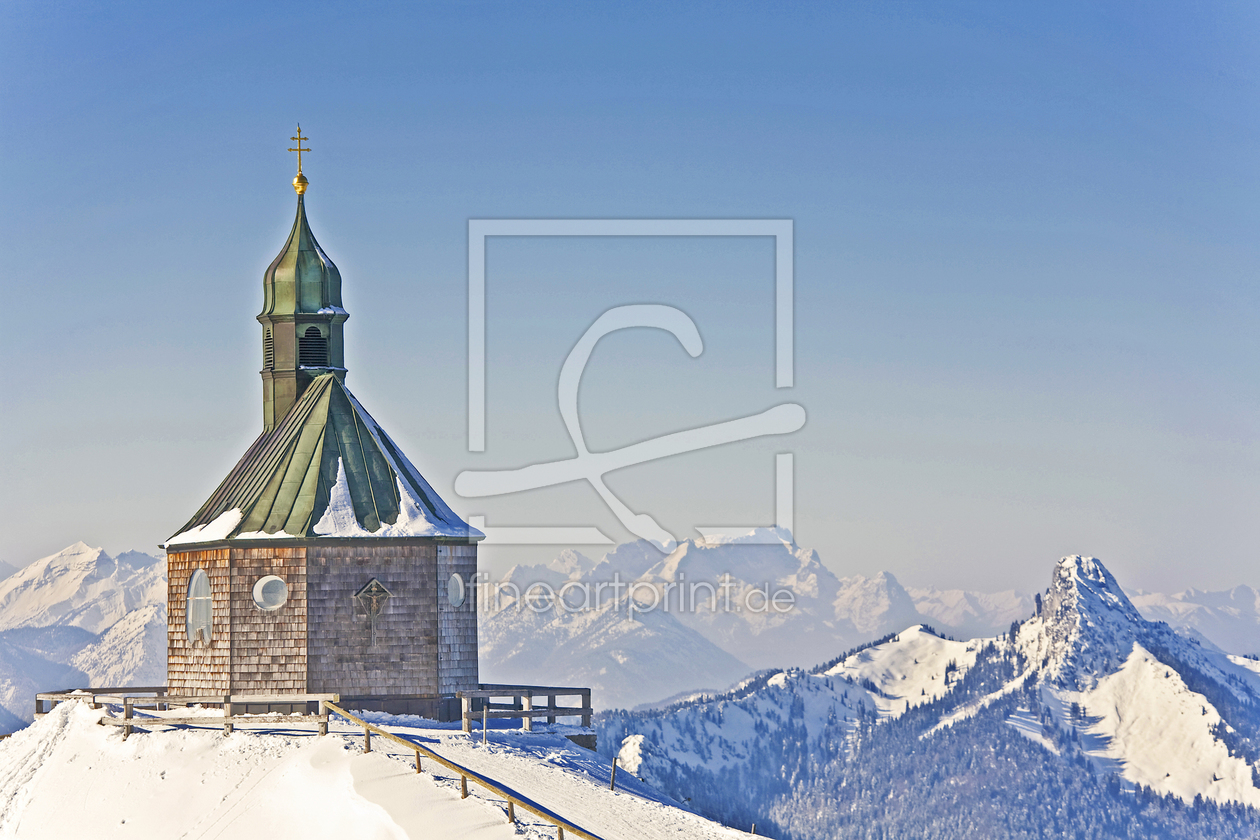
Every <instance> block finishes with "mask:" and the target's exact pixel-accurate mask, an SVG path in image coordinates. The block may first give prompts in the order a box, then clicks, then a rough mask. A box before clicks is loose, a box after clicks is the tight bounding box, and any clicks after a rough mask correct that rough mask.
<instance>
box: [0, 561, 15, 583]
mask: <svg viewBox="0 0 1260 840" xmlns="http://www.w3.org/2000/svg"><path fill="white" fill-rule="evenodd" d="M16 571H17V566H10V565H9V564H8V563H6V562H4V561H3V560H0V580H4V579H5V578H7V577H8V576H9V575H11V574H13V573H14V572H16Z"/></svg>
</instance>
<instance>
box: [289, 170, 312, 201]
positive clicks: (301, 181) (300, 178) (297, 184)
mask: <svg viewBox="0 0 1260 840" xmlns="http://www.w3.org/2000/svg"><path fill="white" fill-rule="evenodd" d="M309 183H310V181H307V180H306V176H305V175H303V174H302V173H301V172H299V173H298V174H297V177H296V178H294V179H293V191H294V192H295V193H297V194H298V195H301V194H302V193H304V192H306V185H307V184H309Z"/></svg>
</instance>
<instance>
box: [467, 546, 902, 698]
mask: <svg viewBox="0 0 1260 840" xmlns="http://www.w3.org/2000/svg"><path fill="white" fill-rule="evenodd" d="M631 583H633V584H634V587H633V589H632V590H631V593H632V594H633V597H634V599H635V600H636V603H637V604H638V605H639V606H640V607H641V609H640V610H638V611H637V614H639V615H640V616H641V618H642V621H643V622H645V627H644V629H646V627H647V626H651V627H652V628H653V632H650V633H649V632H639V633H622V634H619V635H618V636H617V642H616V645H617V650H618V654H617V657H620V658H617V657H614V658H611V659H609V658H608V657H605V656H604V655H603V651H604V647H603V646H605V645H607V644H609V641H608V640H609V638H610V637H608V636H606V635H603V634H592V633H587V632H582V631H581V628H583V627H584V626H585V625H584V624H583V623H582V622H583V621H585V620H593V619H581V618H576V617H574V616H573V615H572V614H571V613H566V612H565V611H563V610H558V609H557V610H552V611H547V612H538V611H533V610H528V609H521V608H519V603H518V599H522V601H523V600H524V599H526V598H527V596H528V594H529V593H530V591H531V587H536V588H535V590H534V592H535V594H540V593H542V592H545V591H546V589H544V587H545V588H549V589H550V590H551V591H554V592H561V590H562V589H563V590H565V591H568V592H569V593H570V595H569V596H568V597H569V600H570V601H573V602H574V604H577V603H578V600H580V599H581V598H583V597H588V598H589V597H594V598H597V599H598V605H599V606H600V607H604V606H606V605H607V604H608V603H610V602H611V601H612V600H613V599H620V598H621V597H622V596H621V594H620V593H623V592H624V591H625V590H624V589H618V590H616V593H618V594H614V589H613V586H614V585H616V586H622V587H624V586H625V585H627V584H631ZM579 587H585V591H586V592H588V593H595V592H597V591H598V592H602V593H604V594H603V595H602V597H600V596H599V595H593V596H592V595H589V594H588V595H587V596H583V595H582V594H581V593H582V592H583V591H584V590H583V589H582V588H579ZM600 587H603V588H602V589H600ZM776 593H779V595H780V599H779V600H778V601H777V602H776V601H774V600H773V598H774V597H775V594H776ZM591 603H593V602H591ZM504 604H508V605H511V606H513V607H514V609H512V610H506V611H504V610H503V609H502V607H503V605H504ZM482 608H483V611H485V614H484V615H483V618H482V620H481V670H482V674H483V677H484V678H485V679H487V680H488V681H517V680H521V681H526V682H544V683H549V682H554V681H555V680H557V679H558V677H557V676H553V675H555V674H566V675H577V674H583V673H597V674H598V676H597V677H592V679H598V681H599V682H600V683H601V684H602V685H603V686H604V690H603V691H601V692H599V693H597V694H596V696H595V702H596V703H597V705H599V706H600V707H603V708H607V707H610V706H624V705H638V704H641V703H650V702H656V701H660V700H661V699H663V698H665V697H669V696H672V695H675V694H678V693H680V692H688V691H695V690H698V689H708V690H714V689H718V690H720V689H724V688H725V687H726V686H728V685H729V684H731V683H732V682H733V681H734V680H736V679H738V678H740V677H742V676H744V675H746V674H747V673H748V672H749V671H751V670H753V669H755V668H764V667H767V666H770V665H783V664H789V665H805V664H810V663H813V662H817V661H818V660H820V659H823V658H826V657H827V656H830V655H832V653H833V652H834V651H835V650H836V649H837V648H840V649H843V648H844V647H846V646H851V645H854V644H857V643H858V642H860V641H862V640H864V639H867V638H870V637H871V636H872V635H879V634H881V633H885V632H888V631H889V630H893V629H896V628H899V627H904V626H906V625H907V624H913V623H916V622H918V621H922V620H923V618H922V616H921V615H920V614H919V613H918V612H917V611H916V609H915V606H914V602H913V600H912V599H911V597H910V595H909V594H908V593H907V592H906V590H905V589H903V588H902V586H901V584H900V583H898V582H897V579H896V578H895V577H893V575H892V574H890V573H888V572H883V573H880V574H879V575H876V576H875V577H873V578H865V577H850V578H837V577H836V576H835V575H834V574H833V573H832V572H831V571H830V570H829V569H827V568H826V567H825V566H824V565H823V564H822V562H821V561H820V560H819V557H818V553H817V552H816V551H813V550H812V549H802V548H799V547H798V546H797V545H796V544H795V543H794V542H793V541H792V538H791V535H790V534H788V533H787V532H785V531H779V530H759V531H755V532H753V533H751V534H749V535H747V536H746V537H742V538H739V537H737V538H721V539H709V540H687V541H685V542H683V543H680V544H679V545H678V546H677V547H676V548H675V549H674V550H673V551H671V552H670V553H669V554H663V553H662V552H660V551H659V550H658V549H657V548H656V547H655V546H653V545H652V544H651V543H649V542H647V541H645V540H641V541H639V542H635V543H628V544H625V545H620V546H618V547H617V548H616V549H614V550H613V551H611V552H609V553H608V554H607V555H605V556H604V558H603V559H601V560H600V561H599V562H598V563H592V562H591V561H590V560H588V559H587V558H585V557H583V556H582V555H580V554H577V553H576V552H565V553H564V554H562V555H561V556H560V557H559V558H557V559H556V560H555V561H553V562H552V563H550V564H547V565H535V566H515V567H513V568H512V569H511V570H510V571H509V572H508V573H507V575H505V576H504V578H503V580H502V581H500V582H499V583H498V584H497V585H496V588H495V589H493V590H492V594H491V597H490V598H489V599H483V605H482ZM649 616H650V618H649ZM674 625H677V627H675V626H674ZM684 629H685V630H688V631H690V632H689V634H685V635H684V634H682V632H681V631H682V630H684ZM702 643H703V644H702ZM680 651H686V657H685V658H679V652H680ZM653 661H656V662H662V663H665V662H673V661H679V662H680V663H681V662H684V661H685V662H686V663H688V664H686V665H685V667H660V668H657V669H656V670H655V671H654V672H653V673H652V674H651V675H649V674H647V672H646V671H644V670H641V669H639V668H638V666H636V667H634V668H632V667H630V664H629V663H631V662H636V663H637V662H643V663H647V662H653ZM595 662H598V663H599V666H598V668H595V667H594V665H593V664H592V663H595ZM652 692H656V693H655V694H653V693H652ZM631 700H633V702H630V701H631Z"/></svg>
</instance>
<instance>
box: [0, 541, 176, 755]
mask: <svg viewBox="0 0 1260 840" xmlns="http://www.w3.org/2000/svg"><path fill="white" fill-rule="evenodd" d="M98 634H99V638H98ZM165 681H166V564H165V563H164V562H162V561H161V560H159V559H157V558H155V557H151V556H149V555H147V554H141V553H140V552H124V553H123V554H120V555H119V556H118V557H117V558H112V557H110V556H109V555H108V554H106V553H105V552H104V551H103V550H102V549H100V548H91V547H89V546H87V545H85V544H83V543H81V542H80V543H75V544H74V545H72V546H69V547H68V548H66V549H64V550H62V551H59V552H57V553H56V554H53V555H50V556H48V557H44V558H41V559H39V560H36V561H34V562H33V563H30V564H28V565H27V566H26V567H25V568H23V569H21V570H20V571H18V572H17V573H16V574H14V575H11V576H10V577H9V578H7V579H6V580H4V581H3V582H0V707H3V708H2V709H0V732H7V731H12V730H13V729H16V728H20V727H21V726H22V725H23V723H24V722H28V721H30V720H31V711H32V708H33V703H32V697H33V695H34V694H35V693H36V692H39V691H55V690H59V689H63V688H70V687H73V686H82V685H89V684H95V685H101V684H103V683H109V684H113V685H127V684H131V685H135V684H138V683H144V684H161V683H164V682H165Z"/></svg>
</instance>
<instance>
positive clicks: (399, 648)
mask: <svg viewBox="0 0 1260 840" xmlns="http://www.w3.org/2000/svg"><path fill="white" fill-rule="evenodd" d="M297 135H298V136H297V137H295V138H293V139H294V140H296V141H297V147H296V148H294V149H290V151H296V152H297V153H298V174H297V176H296V177H295V178H294V179H293V188H294V190H295V191H296V192H297V215H296V218H295V219H294V221H293V229H292V230H291V231H290V232H289V238H288V240H287V241H286V242H285V243H284V247H283V248H282V249H281V251H280V254H279V255H278V256H277V257H276V258H275V259H274V260H272V262H271V265H269V266H268V267H267V270H266V272H265V273H264V274H263V306H262V313H261V314H259V315H258V322H259V324H260V325H261V333H260V339H261V348H260V349H261V361H262V370H261V375H262V403H263V405H262V409H263V410H262V415H263V417H262V419H263V422H262V433H261V434H260V435H259V436H258V438H257V440H255V441H254V443H253V444H252V445H251V446H250V447H249V449H248V450H247V451H246V452H245V454H244V456H243V457H242V458H241V459H240V461H239V462H238V463H237V464H236V466H235V467H234V468H233V469H232V470H231V472H229V473H228V475H227V477H226V478H225V479H223V482H222V483H221V484H220V485H219V486H218V488H217V489H216V490H215V491H214V492H213V493H212V494H211V495H210V498H209V499H207V500H206V502H205V504H203V505H202V506H201V509H200V510H198V511H197V512H196V514H194V515H193V517H192V518H191V519H190V520H188V522H187V523H186V524H185V525H184V526H183V527H182V528H180V529H179V531H178V532H177V533H176V534H175V535H174V536H172V537H171V538H170V539H169V540H168V541H167V543H166V545H165V546H164V547H165V548H166V551H167V606H168V610H167V615H168V627H167V673H168V678H167V690H168V692H169V693H171V694H182V695H192V694H226V693H240V694H254V695H257V694H269V695H283V694H286V693H288V694H294V693H339V694H340V695H341V697H342V702H343V704H349V706H350V707H351V708H358V709H374V710H380V711H386V712H390V713H395V714H421V715H424V716H426V717H434V718H439V719H443V720H450V719H454V718H456V717H458V714H459V712H458V704H457V702H456V701H455V692H457V691H461V690H475V689H477V688H478V673H477V607H476V587H475V585H474V584H475V576H476V573H477V541H478V540H480V539H482V534H481V533H480V532H479V531H477V530H476V529H474V528H472V527H470V526H469V525H468V524H467V523H466V522H464V521H463V520H462V519H460V517H459V516H457V515H456V514H455V512H454V511H452V510H451V508H450V507H449V506H447V504H446V503H445V502H444V501H443V500H442V499H441V498H440V497H439V496H438V494H437V493H435V492H434V490H433V487H432V486H430V484H429V483H428V482H427V481H426V480H425V479H424V476H422V475H421V474H420V472H419V471H418V470H417V469H416V468H415V466H413V465H412V463H411V461H409V460H408V459H407V456H406V455H404V454H403V453H402V451H401V450H400V449H399V448H398V446H397V445H396V444H395V443H394V441H393V440H392V439H391V438H390V436H389V435H388V434H386V432H385V430H384V429H382V428H381V426H380V425H379V424H378V423H377V422H376V421H375V420H373V419H372V416H371V415H370V414H368V412H367V410H366V409H365V408H364V407H363V404H362V403H360V402H359V400H358V399H357V398H356V397H355V396H354V395H353V394H352V393H351V392H350V390H349V389H348V388H347V387H346V366H345V345H344V342H343V330H344V326H345V323H346V320H347V318H349V314H348V313H347V312H346V310H345V309H344V308H343V307H342V302H341V274H340V272H339V271H338V270H337V266H336V265H334V264H333V262H332V260H330V259H329V258H328V255H327V254H326V253H324V250H323V249H322V248H321V247H320V246H319V243H318V242H316V241H315V236H314V234H313V233H312V232H311V228H310V224H309V223H308V221H307V217H306V206H305V199H306V192H307V187H308V185H309V181H308V180H307V178H306V176H305V175H304V174H303V173H302V152H308V151H310V149H309V148H304V147H303V146H302V142H303V141H305V140H306V139H307V138H305V137H303V136H302V131H301V127H300V126H299V128H298V132H297Z"/></svg>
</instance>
